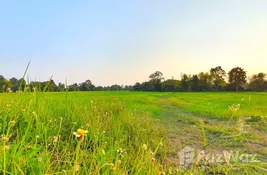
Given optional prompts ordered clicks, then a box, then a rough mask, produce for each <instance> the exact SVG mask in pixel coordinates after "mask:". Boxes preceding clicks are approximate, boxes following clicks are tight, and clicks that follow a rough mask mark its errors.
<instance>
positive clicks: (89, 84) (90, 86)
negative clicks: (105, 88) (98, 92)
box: [80, 80, 95, 91]
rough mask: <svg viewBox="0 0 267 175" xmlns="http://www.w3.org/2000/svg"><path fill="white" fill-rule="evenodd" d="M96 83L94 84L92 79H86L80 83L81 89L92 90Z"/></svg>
mask: <svg viewBox="0 0 267 175" xmlns="http://www.w3.org/2000/svg"><path fill="white" fill-rule="evenodd" d="M94 87H95V86H94V85H93V84H92V82H91V80H86V81H85V82H83V83H81V84H80V90H81V91H92V90H94Z"/></svg>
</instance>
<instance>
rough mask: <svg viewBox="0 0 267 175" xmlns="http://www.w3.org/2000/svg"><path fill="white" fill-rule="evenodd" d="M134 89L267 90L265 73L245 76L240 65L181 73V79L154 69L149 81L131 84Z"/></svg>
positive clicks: (164, 90)
mask: <svg viewBox="0 0 267 175" xmlns="http://www.w3.org/2000/svg"><path fill="white" fill-rule="evenodd" d="M133 90H134V91H163V92H204V91H267V80H266V74H265V73H262V72H260V73H258V74H255V75H252V76H251V77H249V78H248V77H247V72H246V71H245V70H244V69H243V68H241V67H235V68H233V69H231V70H230V71H229V72H228V73H226V71H225V70H224V69H223V68H222V67H221V66H217V67H215V68H211V69H210V71H209V72H200V73H198V74H194V75H188V74H182V75H181V80H175V79H173V78H172V79H167V80H165V79H164V77H163V73H162V72H160V71H156V72H155V73H153V74H151V75H150V76H149V81H146V82H142V83H139V82H137V83H136V84H135V85H134V86H133Z"/></svg>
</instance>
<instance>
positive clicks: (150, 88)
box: [141, 81, 154, 91]
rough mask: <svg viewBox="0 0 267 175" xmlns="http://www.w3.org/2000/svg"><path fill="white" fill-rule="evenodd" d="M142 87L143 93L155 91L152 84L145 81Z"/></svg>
mask: <svg viewBox="0 0 267 175" xmlns="http://www.w3.org/2000/svg"><path fill="white" fill-rule="evenodd" d="M141 86H142V91H153V90H154V89H153V86H152V84H151V82H148V81H145V82H143V83H142V84H141Z"/></svg>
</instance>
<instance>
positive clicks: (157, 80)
mask: <svg viewBox="0 0 267 175" xmlns="http://www.w3.org/2000/svg"><path fill="white" fill-rule="evenodd" d="M149 79H150V80H149V82H150V83H151V85H152V90H153V91H162V86H161V81H162V80H163V79H164V78H163V73H161V72H160V71H156V72H154V73H153V74H151V75H150V76H149Z"/></svg>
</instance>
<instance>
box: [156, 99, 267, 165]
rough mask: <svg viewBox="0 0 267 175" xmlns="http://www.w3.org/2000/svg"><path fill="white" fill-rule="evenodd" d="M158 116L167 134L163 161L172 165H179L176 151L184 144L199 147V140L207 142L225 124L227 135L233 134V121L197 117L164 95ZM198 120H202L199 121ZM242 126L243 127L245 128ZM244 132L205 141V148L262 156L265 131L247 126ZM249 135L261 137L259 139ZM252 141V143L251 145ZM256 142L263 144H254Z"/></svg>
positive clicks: (217, 134) (210, 151)
mask: <svg viewBox="0 0 267 175" xmlns="http://www.w3.org/2000/svg"><path fill="white" fill-rule="evenodd" d="M158 118H159V119H160V120H161V121H162V123H163V125H164V127H165V128H166V133H167V137H168V144H169V145H168V146H169V149H170V150H169V152H168V156H167V161H168V163H169V164H172V165H173V166H178V165H179V156H178V155H179V151H180V150H182V149H183V148H184V147H186V146H189V147H191V148H194V149H196V150H199V149H202V148H203V141H204V139H206V140H207V141H206V142H207V143H209V142H210V141H211V140H213V139H215V138H217V137H218V136H219V135H220V134H222V133H223V132H224V131H225V129H226V128H228V129H229V135H234V134H236V132H237V131H236V130H237V129H236V124H233V125H231V126H228V121H221V120H220V121H218V120H216V119H212V118H209V117H201V116H198V115H196V114H193V113H190V112H187V111H185V110H183V109H182V108H180V107H178V106H176V105H175V104H171V103H169V102H168V100H167V99H162V103H161V112H160V114H159V116H158ZM200 121H202V124H201V122H200ZM203 126H204V128H205V137H204V134H203V130H202V129H203ZM245 129H246V128H245ZM247 130H248V131H249V134H248V135H242V137H233V138H228V139H219V140H217V141H216V142H214V143H212V144H211V145H209V146H208V147H207V148H206V149H205V151H207V152H209V153H218V152H219V153H222V151H225V150H228V151H229V150H236V151H240V152H249V153H251V152H254V153H255V152H256V153H257V154H259V158H260V159H262V158H264V157H265V158H266V151H267V149H266V147H265V146H266V145H267V140H266V142H265V141H264V139H265V135H264V134H263V133H258V134H257V135H255V134H256V133H255V132H254V130H255V129H251V128H247ZM251 136H255V138H257V137H260V136H261V137H262V139H263V140H260V142H259V141H258V140H256V139H254V138H250V137H251ZM253 145H256V146H257V147H256V146H253ZM258 145H265V146H264V147H258Z"/></svg>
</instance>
